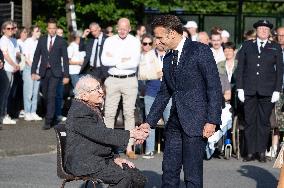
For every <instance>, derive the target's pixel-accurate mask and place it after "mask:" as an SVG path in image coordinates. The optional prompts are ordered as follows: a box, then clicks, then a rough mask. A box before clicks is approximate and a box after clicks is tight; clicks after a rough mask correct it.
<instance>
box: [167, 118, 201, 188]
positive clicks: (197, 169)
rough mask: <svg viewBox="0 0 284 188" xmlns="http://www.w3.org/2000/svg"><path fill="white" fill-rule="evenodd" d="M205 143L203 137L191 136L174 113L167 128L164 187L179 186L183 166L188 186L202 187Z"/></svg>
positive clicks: (188, 187)
mask: <svg viewBox="0 0 284 188" xmlns="http://www.w3.org/2000/svg"><path fill="white" fill-rule="evenodd" d="M205 145H206V140H205V139H203V137H189V136H188V135H187V134H186V133H185V132H184V131H183V129H182V127H181V124H180V122H179V120H178V116H177V114H176V113H173V114H172V115H171V117H170V119H169V121H168V124H167V126H166V129H165V149H164V157H163V163H162V169H163V175H162V188H179V184H180V172H181V168H182V167H183V171H184V182H185V185H186V187H187V188H191V187H192V188H193V187H194V188H196V187H198V188H202V187H203V157H204V151H205Z"/></svg>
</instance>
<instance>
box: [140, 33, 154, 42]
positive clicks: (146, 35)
mask: <svg viewBox="0 0 284 188" xmlns="http://www.w3.org/2000/svg"><path fill="white" fill-rule="evenodd" d="M145 38H149V39H151V41H152V42H153V40H154V39H153V36H152V35H150V34H147V33H146V34H144V35H142V37H141V43H142V42H143V40H144V39H145Z"/></svg>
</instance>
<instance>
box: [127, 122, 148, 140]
mask: <svg viewBox="0 0 284 188" xmlns="http://www.w3.org/2000/svg"><path fill="white" fill-rule="evenodd" d="M149 134H150V125H149V124H148V123H143V124H141V125H140V126H139V127H136V128H134V129H132V130H130V138H134V139H135V144H143V142H144V141H145V140H146V138H147V137H148V136H149Z"/></svg>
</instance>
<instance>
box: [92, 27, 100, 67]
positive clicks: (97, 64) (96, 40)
mask: <svg viewBox="0 0 284 188" xmlns="http://www.w3.org/2000/svg"><path fill="white" fill-rule="evenodd" d="M102 38H103V33H102V32H101V34H100V35H99V37H98V38H97V39H95V41H94V44H93V48H92V54H91V57H90V65H91V66H94V64H95V63H96V67H100V66H101V60H100V58H99V52H100V49H101V44H102ZM97 45H99V46H98V51H97V54H96V48H97ZM95 55H97V58H96V60H97V62H93V61H95Z"/></svg>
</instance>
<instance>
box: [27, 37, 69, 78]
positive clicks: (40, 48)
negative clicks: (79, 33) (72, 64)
mask: <svg viewBox="0 0 284 188" xmlns="http://www.w3.org/2000/svg"><path fill="white" fill-rule="evenodd" d="M61 58H62V59H63V68H62V66H61ZM39 60H41V63H40V67H39V75H40V77H44V76H45V73H46V69H47V64H48V63H49V64H50V66H51V68H50V69H51V71H52V73H53V76H55V77H62V76H64V77H69V60H68V55H67V43H66V41H65V40H64V39H63V38H62V37H60V36H58V35H56V38H55V40H54V42H53V46H52V49H51V51H50V52H48V49H47V36H42V37H40V38H39V40H38V44H37V47H36V51H35V54H34V58H33V64H32V70H31V73H32V74H35V73H36V70H37V67H38V63H39Z"/></svg>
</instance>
